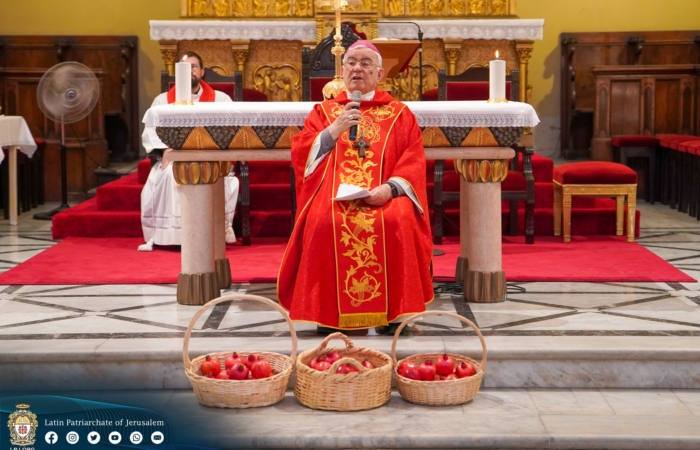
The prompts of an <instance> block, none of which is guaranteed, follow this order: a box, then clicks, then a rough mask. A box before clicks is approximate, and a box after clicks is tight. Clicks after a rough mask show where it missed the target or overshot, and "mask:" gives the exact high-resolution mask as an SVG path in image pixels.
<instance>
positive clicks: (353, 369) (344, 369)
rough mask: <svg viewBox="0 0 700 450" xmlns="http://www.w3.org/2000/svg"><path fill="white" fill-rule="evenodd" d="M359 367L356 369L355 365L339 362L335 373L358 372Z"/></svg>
mask: <svg viewBox="0 0 700 450" xmlns="http://www.w3.org/2000/svg"><path fill="white" fill-rule="evenodd" d="M359 371H360V369H358V368H357V367H355V366H351V365H350V364H341V365H339V366H338V368H337V369H335V373H341V374H348V373H351V372H359Z"/></svg>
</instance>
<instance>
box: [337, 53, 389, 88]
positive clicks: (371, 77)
mask: <svg viewBox="0 0 700 450" xmlns="http://www.w3.org/2000/svg"><path fill="white" fill-rule="evenodd" d="M378 59H379V58H377V54H376V53H375V52H374V51H373V50H370V49H368V48H351V49H350V50H348V51H347V53H345V57H344V58H343V81H344V82H345V87H346V88H347V90H348V91H349V92H354V91H360V92H362V93H363V94H366V93H368V92H371V91H373V90H374V89H376V87H377V85H378V84H379V81H380V80H381V79H382V77H383V76H384V69H382V68H381V67H378V66H377V60H378Z"/></svg>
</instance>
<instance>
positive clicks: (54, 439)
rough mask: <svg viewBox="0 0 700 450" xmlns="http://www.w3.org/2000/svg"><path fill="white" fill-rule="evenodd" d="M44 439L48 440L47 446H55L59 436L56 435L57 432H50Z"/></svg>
mask: <svg viewBox="0 0 700 450" xmlns="http://www.w3.org/2000/svg"><path fill="white" fill-rule="evenodd" d="M44 439H45V440H46V443H47V444H49V445H53V444H55V443H56V442H58V434H56V432H55V431H49V432H48V433H46V436H44Z"/></svg>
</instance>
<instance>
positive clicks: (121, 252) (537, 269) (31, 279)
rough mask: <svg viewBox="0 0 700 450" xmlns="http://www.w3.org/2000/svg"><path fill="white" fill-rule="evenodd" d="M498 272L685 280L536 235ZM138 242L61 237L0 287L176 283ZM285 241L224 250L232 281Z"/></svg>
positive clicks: (640, 256)
mask: <svg viewBox="0 0 700 450" xmlns="http://www.w3.org/2000/svg"><path fill="white" fill-rule="evenodd" d="M503 242H504V244H503V269H504V270H505V272H506V279H507V280H508V281H639V282H652V281H676V282H693V281H695V280H694V279H693V278H691V277H689V276H688V275H686V274H684V273H683V272H681V271H680V270H678V269H676V268H675V267H673V266H672V265H671V264H669V263H667V262H666V261H664V260H663V259H661V258H660V257H658V256H656V255H655V254H654V253H652V252H651V251H649V250H647V249H645V248H644V247H643V246H641V245H639V244H637V243H636V242H635V243H627V242H626V241H625V240H624V238H623V237H606V236H586V237H572V242H571V243H570V244H564V243H562V241H561V238H559V237H538V238H537V240H536V242H535V244H534V245H526V244H525V243H524V237H504V238H503ZM141 243H143V241H142V239H140V238H100V239H94V238H68V239H65V240H64V241H62V242H60V243H58V244H56V245H54V246H53V247H51V248H49V249H48V250H45V251H43V252H41V253H40V254H38V255H36V256H34V257H33V258H30V259H29V260H27V261H25V262H24V263H22V264H20V265H18V266H17V267H15V268H13V269H11V270H9V271H7V272H5V273H3V274H0V284H5V285H7V284H59V285H61V284H159V283H176V282H177V275H178V273H179V271H180V252H179V250H178V249H176V248H167V247H166V248H156V250H154V251H153V252H139V251H137V250H136V247H137V246H138V245H139V244H141ZM285 245H286V239H280V238H266V239H263V238H260V239H255V240H254V241H253V246H250V247H243V246H241V245H229V246H228V248H227V250H226V254H227V256H228V258H229V260H230V261H231V272H232V278H233V281H234V282H274V281H276V279H277V273H278V270H279V265H280V261H281V260H282V255H283V253H284V249H285ZM437 248H439V249H441V250H443V251H445V255H443V256H438V257H435V258H434V271H433V273H434V278H435V281H454V267H455V261H456V259H457V256H458V255H459V242H458V241H456V240H452V241H447V243H445V244H443V245H439V246H437Z"/></svg>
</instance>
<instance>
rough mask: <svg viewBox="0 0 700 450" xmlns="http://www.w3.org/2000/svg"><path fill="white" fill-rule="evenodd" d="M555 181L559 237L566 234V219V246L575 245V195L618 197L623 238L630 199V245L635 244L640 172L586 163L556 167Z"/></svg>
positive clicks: (611, 164) (618, 224) (618, 228)
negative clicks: (572, 243) (572, 240)
mask: <svg viewBox="0 0 700 450" xmlns="http://www.w3.org/2000/svg"><path fill="white" fill-rule="evenodd" d="M553 178H554V180H553V187H554V235H555V236H560V235H561V234H562V218H563V221H564V242H570V241H571V198H572V197H573V196H575V195H585V196H589V197H615V199H616V208H615V211H616V220H615V224H616V234H617V235H618V236H621V235H622V228H623V226H622V224H623V217H624V209H625V197H626V198H627V242H633V241H634V221H635V209H636V206H637V172H635V171H634V170H632V169H630V168H629V167H627V166H624V165H622V164H618V163H614V162H605V161H586V162H578V163H569V164H564V165H562V166H559V167H555V168H554V173H553ZM562 216H563V217H562Z"/></svg>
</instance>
